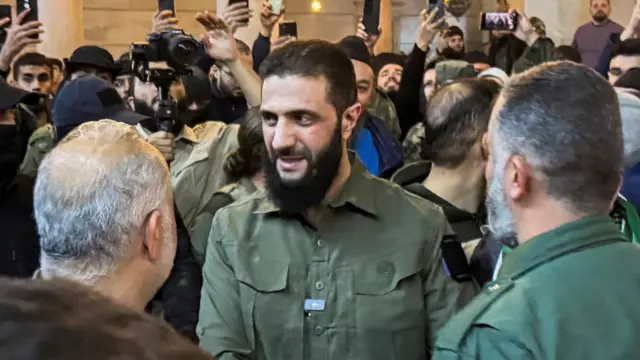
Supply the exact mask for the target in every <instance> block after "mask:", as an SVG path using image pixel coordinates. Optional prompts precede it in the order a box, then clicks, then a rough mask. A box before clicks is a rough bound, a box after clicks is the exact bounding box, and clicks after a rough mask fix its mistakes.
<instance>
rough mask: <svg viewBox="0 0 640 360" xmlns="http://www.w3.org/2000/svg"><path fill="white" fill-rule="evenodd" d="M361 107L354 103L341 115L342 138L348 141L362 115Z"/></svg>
mask: <svg viewBox="0 0 640 360" xmlns="http://www.w3.org/2000/svg"><path fill="white" fill-rule="evenodd" d="M362 111H363V110H362V105H360V103H355V104H353V105H351V106H349V107H348V108H347V110H345V111H344V113H343V114H342V138H343V139H345V140H349V139H350V138H351V135H353V129H354V128H355V127H356V124H357V123H358V119H360V115H361V114H362Z"/></svg>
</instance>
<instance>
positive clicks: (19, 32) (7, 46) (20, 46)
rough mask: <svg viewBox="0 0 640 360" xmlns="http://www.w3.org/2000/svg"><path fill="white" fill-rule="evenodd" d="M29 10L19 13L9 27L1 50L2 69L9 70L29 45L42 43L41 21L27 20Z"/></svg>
mask: <svg viewBox="0 0 640 360" xmlns="http://www.w3.org/2000/svg"><path fill="white" fill-rule="evenodd" d="M29 14H30V13H29V11H22V12H21V13H18V17H17V18H16V20H15V21H14V22H13V23H12V24H11V26H10V27H9V28H8V29H7V31H6V34H7V38H6V40H5V42H4V46H2V49H1V50H0V69H2V70H4V71H8V70H9V69H10V68H11V63H12V62H13V60H14V59H15V57H16V56H18V54H20V53H21V52H22V51H23V50H24V49H25V48H26V47H27V46H30V45H37V44H40V43H42V40H40V39H39V35H40V34H42V33H43V32H44V30H42V24H41V23H40V22H39V21H37V20H36V21H27V20H26V19H27V18H28V17H29Z"/></svg>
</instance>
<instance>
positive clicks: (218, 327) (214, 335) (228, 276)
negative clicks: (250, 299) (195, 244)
mask: <svg viewBox="0 0 640 360" xmlns="http://www.w3.org/2000/svg"><path fill="white" fill-rule="evenodd" d="M226 215H227V214H226V212H225V211H221V212H220V213H219V214H217V215H216V216H215V217H214V220H213V224H212V228H211V233H210V235H209V241H208V243H209V246H208V247H207V250H206V258H205V263H204V268H203V271H202V274H203V286H202V298H201V301H200V319H199V321H198V327H197V330H196V332H197V334H198V337H199V339H200V347H202V348H203V349H204V350H205V351H207V352H208V353H210V354H212V355H213V356H214V357H216V358H217V359H218V360H232V359H235V360H241V359H242V360H249V359H251V358H252V353H253V349H252V347H251V345H250V344H249V341H248V339H247V335H246V332H245V328H244V321H243V317H242V308H241V305H240V289H239V287H238V282H237V280H236V276H235V272H234V269H233V267H232V266H231V260H230V259H232V258H233V257H234V256H235V253H236V246H235V243H233V242H232V241H231V240H230V239H225V238H224V236H223V234H225V227H224V225H223V224H226V223H228V222H227V221H226Z"/></svg>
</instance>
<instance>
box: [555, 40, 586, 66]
mask: <svg viewBox="0 0 640 360" xmlns="http://www.w3.org/2000/svg"><path fill="white" fill-rule="evenodd" d="M556 51H558V52H559V53H560V54H562V57H564V58H565V59H566V60H569V61H573V62H575V63H578V64H580V63H582V55H580V52H578V50H576V49H575V48H574V47H573V46H569V45H560V46H558V47H557V48H556Z"/></svg>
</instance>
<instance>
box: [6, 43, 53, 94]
mask: <svg viewBox="0 0 640 360" xmlns="http://www.w3.org/2000/svg"><path fill="white" fill-rule="evenodd" d="M13 82H14V84H15V86H17V87H19V88H20V89H22V90H25V91H29V92H37V93H40V94H42V95H45V96H50V95H53V94H54V92H55V91H54V87H55V86H54V82H53V69H52V67H51V61H50V60H49V59H48V58H47V57H46V56H44V55H42V54H40V53H35V52H27V53H24V54H22V55H20V56H18V57H17V58H16V60H15V62H14V63H13Z"/></svg>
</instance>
